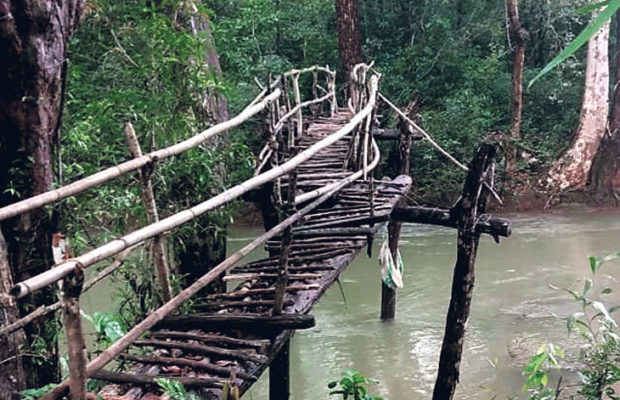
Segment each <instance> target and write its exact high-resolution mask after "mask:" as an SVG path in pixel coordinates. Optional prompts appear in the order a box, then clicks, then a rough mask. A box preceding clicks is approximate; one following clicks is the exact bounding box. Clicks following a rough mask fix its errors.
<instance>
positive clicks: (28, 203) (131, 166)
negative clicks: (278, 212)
mask: <svg viewBox="0 0 620 400" xmlns="http://www.w3.org/2000/svg"><path fill="white" fill-rule="evenodd" d="M280 93H281V92H280V90H279V89H276V90H275V91H274V92H273V93H271V94H270V95H269V96H268V97H266V98H265V99H264V100H263V101H261V102H260V103H258V104H255V105H253V106H252V107H249V108H247V109H245V110H244V111H243V112H241V113H240V114H239V115H237V116H236V117H234V118H232V119H230V120H228V121H226V122H222V123H221V124H218V125H215V126H212V127H210V128H209V129H206V130H204V131H202V132H201V133H199V134H197V135H196V136H193V137H191V138H189V139H187V140H184V141H182V142H180V143H177V144H175V145H172V146H170V147H167V148H165V149H161V150H157V151H154V152H152V153H149V154H145V155H143V156H142V157H140V158H134V159H133V160H129V161H125V162H123V163H121V164H118V165H115V166H113V167H110V168H106V169H104V170H103V171H99V172H97V173H95V174H93V175H90V176H87V177H86V178H83V179H80V180H78V181H75V182H73V183H70V184H68V185H66V186H63V187H60V188H58V189H55V190H51V191H49V192H45V193H42V194H39V195H37V196H33V197H30V198H28V199H25V200H22V201H19V202H17V203H13V204H10V205H8V206H5V207H2V208H0V221H4V220H5V219H7V218H11V217H14V216H16V215H19V214H22V213H25V212H27V211H30V210H34V209H35V208H39V207H42V206H45V205H47V204H51V203H55V202H57V201H59V200H62V199H64V198H66V197H69V196H73V195H75V194H77V193H80V192H83V191H84V190H86V189H89V188H91V187H93V186H97V185H99V184H101V183H104V182H108V181H110V180H112V179H114V178H117V177H119V176H122V175H125V174H127V173H129V172H132V171H135V170H137V169H139V168H142V167H144V166H145V165H147V164H149V163H151V162H153V161H155V160H157V161H161V160H164V159H166V158H169V157H172V156H175V155H178V154H181V153H183V152H185V151H187V150H189V149H192V148H194V147H197V146H199V145H201V144H202V143H204V142H205V141H206V140H207V139H209V138H211V137H213V136H215V135H217V134H219V133H222V132H226V131H228V130H230V129H232V128H234V127H236V126H238V125H240V124H242V123H243V122H245V121H246V120H248V119H249V118H250V117H252V116H254V115H256V114H258V113H259V112H261V111H262V110H263V109H265V107H266V106H267V105H268V104H269V103H271V102H272V101H274V100H275V99H276V98H278V97H279V96H280Z"/></svg>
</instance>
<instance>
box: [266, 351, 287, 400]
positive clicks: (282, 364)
mask: <svg viewBox="0 0 620 400" xmlns="http://www.w3.org/2000/svg"><path fill="white" fill-rule="evenodd" d="M290 348H291V339H287V340H286V343H284V345H283V346H282V348H281V349H280V351H279V352H278V355H277V356H276V358H274V359H273V361H272V363H271V364H270V365H269V400H288V399H289V397H290V394H291V370H290V361H291V358H290Z"/></svg>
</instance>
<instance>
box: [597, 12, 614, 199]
mask: <svg viewBox="0 0 620 400" xmlns="http://www.w3.org/2000/svg"><path fill="white" fill-rule="evenodd" d="M615 35H616V48H615V52H614V64H615V65H614V74H615V76H614V78H615V84H614V94H613V105H612V111H611V118H610V120H609V132H608V135H605V137H604V138H603V141H602V143H601V148H600V151H599V152H598V154H597V156H596V159H595V160H594V166H593V167H592V168H593V170H592V182H593V184H594V185H593V186H594V198H595V200H597V201H598V202H599V203H605V204H612V205H616V206H618V205H620V12H618V13H616V32H615Z"/></svg>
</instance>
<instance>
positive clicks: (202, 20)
mask: <svg viewBox="0 0 620 400" xmlns="http://www.w3.org/2000/svg"><path fill="white" fill-rule="evenodd" d="M194 7H195V6H194ZM194 11H195V14H194V15H192V16H191V18H190V23H191V27H192V32H193V33H194V35H196V36H198V35H204V38H205V42H206V44H207V50H206V53H205V61H206V63H207V66H208V67H209V72H211V74H212V76H213V78H214V81H215V83H216V84H218V83H219V82H220V81H221V80H222V67H221V66H220V59H219V57H218V55H217V49H216V47H215V40H214V39H213V29H211V23H210V21H209V18H208V16H207V15H205V14H201V15H198V14H197V13H198V10H197V9H195V10H194ZM202 107H203V109H204V110H205V111H206V112H207V114H208V115H209V116H210V117H211V118H213V120H214V121H215V123H217V124H219V123H220V122H224V121H226V120H228V102H227V101H226V98H225V97H224V95H223V94H222V93H221V92H220V90H219V89H218V88H217V87H214V88H208V89H207V94H206V96H205V99H204V102H203V104H202Z"/></svg>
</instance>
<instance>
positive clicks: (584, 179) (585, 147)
mask: <svg viewBox="0 0 620 400" xmlns="http://www.w3.org/2000/svg"><path fill="white" fill-rule="evenodd" d="M608 44H609V23H607V24H605V25H604V26H603V28H601V30H600V31H599V32H598V33H597V34H596V35H594V36H593V37H592V38H591V39H590V41H589V43H588V58H587V66H586V78H585V91H584V96H583V104H582V106H581V116H580V117H579V124H578V126H577V130H576V131H575V135H574V137H573V141H572V144H571V146H570V148H569V149H568V150H567V151H566V153H565V154H564V155H563V156H562V157H561V158H560V159H559V160H557V161H556V162H555V163H554V165H553V167H552V168H551V170H550V171H549V174H548V176H547V188H548V189H550V190H552V191H557V190H560V191H563V190H567V189H583V188H584V187H585V186H586V184H587V183H588V177H589V174H590V169H591V167H592V162H593V160H594V157H595V156H596V153H597V151H598V148H599V145H600V143H601V140H602V138H603V136H604V135H605V130H606V128H607V117H608V113H609V57H608V48H607V47H608Z"/></svg>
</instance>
